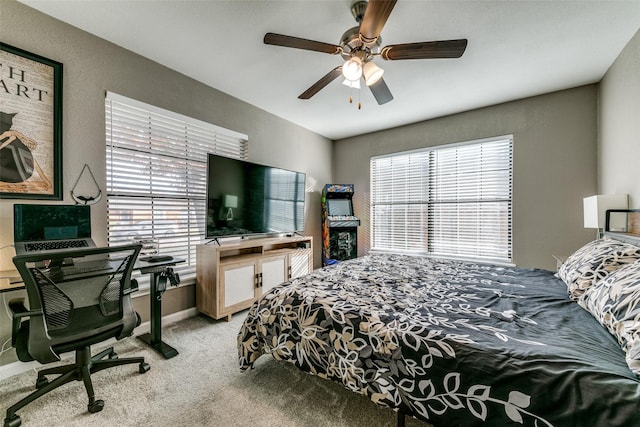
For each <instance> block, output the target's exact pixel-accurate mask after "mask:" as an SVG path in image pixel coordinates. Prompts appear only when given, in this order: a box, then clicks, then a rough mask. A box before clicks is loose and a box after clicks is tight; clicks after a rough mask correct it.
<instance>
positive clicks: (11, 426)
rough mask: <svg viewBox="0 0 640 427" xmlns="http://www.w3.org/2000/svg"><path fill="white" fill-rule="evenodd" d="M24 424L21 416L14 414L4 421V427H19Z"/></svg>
mask: <svg viewBox="0 0 640 427" xmlns="http://www.w3.org/2000/svg"><path fill="white" fill-rule="evenodd" d="M21 424H22V420H21V419H20V416H18V415H16V414H13V416H12V417H11V418H5V419H4V427H18V426H19V425H21Z"/></svg>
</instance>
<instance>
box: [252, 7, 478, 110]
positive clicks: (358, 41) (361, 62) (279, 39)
mask: <svg viewBox="0 0 640 427" xmlns="http://www.w3.org/2000/svg"><path fill="white" fill-rule="evenodd" d="M396 1H397V0H369V2H368V4H367V2H366V1H363V0H356V1H354V2H353V3H352V5H351V14H352V15H353V17H354V18H355V19H356V21H357V22H358V24H359V25H358V26H356V27H353V28H350V29H348V30H347V31H346V32H345V33H344V34H343V35H342V37H341V39H340V44H339V45H334V44H329V43H324V42H319V41H315V40H308V39H302V38H299V37H292V36H285V35H282V34H276V33H267V34H265V36H264V43H265V44H270V45H275V46H283V47H292V48H296V49H304V50H311V51H316V52H323V53H329V54H332V55H338V54H339V55H341V56H342V58H343V59H344V60H345V62H344V64H343V65H342V66H339V67H336V68H334V69H333V70H331V71H329V72H328V73H327V74H325V75H324V76H323V77H322V78H321V79H320V80H318V81H317V82H315V83H314V84H313V85H311V87H309V89H307V90H305V91H304V92H303V93H301V94H300V95H299V96H298V98H299V99H309V98H311V97H312V96H313V95H315V94H316V93H318V92H319V91H320V90H321V89H323V88H324V87H325V86H327V85H328V84H329V83H331V82H332V81H333V80H335V79H336V78H338V77H339V76H340V75H342V76H344V78H345V84H347V85H348V86H351V87H358V88H359V87H360V80H361V78H363V77H364V81H365V84H366V85H367V86H369V89H370V90H371V93H372V94H373V96H374V98H375V99H376V101H377V102H378V104H380V105H382V104H385V103H387V102H389V101H391V100H392V99H393V95H392V94H391V91H390V90H389V88H388V87H387V84H386V83H385V82H384V79H383V78H382V75H383V73H384V70H383V69H382V68H380V67H379V66H377V65H376V64H375V63H374V62H373V59H374V58H377V57H380V58H382V59H384V60H387V61H397V60H402V59H435V58H459V57H461V56H462V54H463V53H464V51H465V49H466V47H467V40H466V39H457V40H442V41H430V42H417V43H401V44H394V45H388V46H385V47H382V48H381V47H380V44H381V40H380V33H381V32H382V27H384V24H385V23H386V22H387V19H388V18H389V15H390V14H391V11H392V10H393V7H394V6H395V4H396ZM358 108H360V105H358Z"/></svg>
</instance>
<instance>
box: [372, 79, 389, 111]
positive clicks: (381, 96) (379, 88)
mask: <svg viewBox="0 0 640 427" xmlns="http://www.w3.org/2000/svg"><path fill="white" fill-rule="evenodd" d="M369 89H371V93H372V94H373V97H374V98H375V99H376V101H378V104H379V105H382V104H386V103H387V102H389V101H391V100H392V99H393V95H391V91H390V90H389V87H388V86H387V84H386V83H385V82H384V79H382V78H381V79H380V80H378V81H377V82H375V83H374V84H372V85H371V86H369Z"/></svg>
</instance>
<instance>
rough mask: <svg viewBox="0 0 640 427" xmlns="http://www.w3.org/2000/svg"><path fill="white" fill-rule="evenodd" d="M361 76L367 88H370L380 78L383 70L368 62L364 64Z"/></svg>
mask: <svg viewBox="0 0 640 427" xmlns="http://www.w3.org/2000/svg"><path fill="white" fill-rule="evenodd" d="M363 74H364V81H365V83H366V84H367V86H371V85H372V84H374V83H375V82H377V81H378V80H380V79H381V78H382V75H383V74H384V70H383V69H382V68H380V67H378V66H377V65H376V64H374V63H373V61H369V62H367V63H366V64H364V70H363Z"/></svg>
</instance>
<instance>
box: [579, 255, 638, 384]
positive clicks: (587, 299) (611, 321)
mask: <svg viewBox="0 0 640 427" xmlns="http://www.w3.org/2000/svg"><path fill="white" fill-rule="evenodd" d="M578 304H580V305H581V306H582V307H583V308H585V309H586V310H587V311H589V312H590V313H591V314H592V315H593V316H594V317H595V318H596V319H597V320H598V322H600V323H601V324H602V325H603V326H604V327H606V328H607V329H608V330H609V332H611V334H612V335H613V336H614V337H616V339H617V340H618V342H619V343H620V345H621V346H622V349H623V350H624V351H625V353H626V360H627V364H628V365H629V368H631V370H632V371H633V372H635V373H636V374H637V375H640V261H637V262H635V263H633V264H628V265H626V266H624V267H621V268H619V269H618V270H616V271H614V272H613V273H611V274H610V275H609V276H608V277H607V278H606V279H604V280H602V281H601V282H600V283H598V284H597V285H596V286H593V287H591V288H590V289H588V290H587V291H586V292H585V293H584V294H583V295H582V297H580V299H579V300H578Z"/></svg>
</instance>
